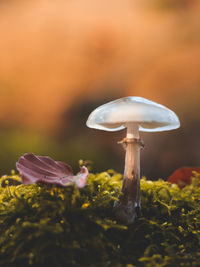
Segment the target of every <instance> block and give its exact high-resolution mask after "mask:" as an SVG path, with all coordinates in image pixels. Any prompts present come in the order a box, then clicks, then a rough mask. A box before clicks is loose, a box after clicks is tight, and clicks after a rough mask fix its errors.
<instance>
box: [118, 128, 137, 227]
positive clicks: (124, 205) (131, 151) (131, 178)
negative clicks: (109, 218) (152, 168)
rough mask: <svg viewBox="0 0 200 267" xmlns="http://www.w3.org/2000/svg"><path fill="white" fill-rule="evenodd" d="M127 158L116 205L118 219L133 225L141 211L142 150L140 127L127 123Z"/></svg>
mask: <svg viewBox="0 0 200 267" xmlns="http://www.w3.org/2000/svg"><path fill="white" fill-rule="evenodd" d="M124 142H125V143H126V157H125V167H124V176H123V186H122V193H123V194H122V196H121V197H120V201H119V202H118V203H116V216H117V218H118V219H119V220H120V221H122V222H125V223H127V224H130V223H132V222H133V221H134V220H135V217H136V216H137V213H138V212H139V210H140V149H141V142H140V138H139V127H138V124H136V123H127V134H126V138H125V139H123V141H122V143H124Z"/></svg>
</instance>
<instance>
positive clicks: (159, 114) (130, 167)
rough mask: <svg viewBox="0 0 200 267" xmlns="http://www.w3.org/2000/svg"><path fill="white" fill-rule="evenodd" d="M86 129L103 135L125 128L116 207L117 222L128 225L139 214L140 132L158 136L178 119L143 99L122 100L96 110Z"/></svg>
mask: <svg viewBox="0 0 200 267" xmlns="http://www.w3.org/2000/svg"><path fill="white" fill-rule="evenodd" d="M86 125H87V126H88V127H90V128H95V129H99V130H105V131H118V130H122V129H124V128H127V134H126V137H125V138H124V139H123V140H122V141H121V142H120V143H121V144H122V145H123V146H124V147H125V148H126V157H125V168H124V176H123V186H122V195H121V196H120V198H119V201H118V202H117V203H115V211H116V216H117V219H118V220H119V221H120V222H122V223H125V224H131V223H133V222H134V220H135V218H136V217H137V216H138V213H139V211H140V208H141V207H140V149H141V147H142V146H143V142H142V140H141V139H140V136H139V131H141V132H161V131H168V130H172V129H177V128H179V126H180V122H179V119H178V117H177V115H176V114H175V113H174V112H173V111H172V110H170V109H168V108H166V107H165V106H163V105H160V104H158V103H156V102H153V101H150V100H148V99H145V98H142V97H133V96H130V97H124V98H120V99H117V100H115V101H111V102H108V103H107V104H104V105H102V106H100V107H98V108H96V109H95V110H94V111H93V112H92V113H91V114H90V116H89V118H88V120H87V122H86Z"/></svg>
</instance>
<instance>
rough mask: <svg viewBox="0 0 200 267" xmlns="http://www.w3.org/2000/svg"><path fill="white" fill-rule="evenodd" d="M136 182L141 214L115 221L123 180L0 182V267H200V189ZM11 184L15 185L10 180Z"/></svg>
mask: <svg viewBox="0 0 200 267" xmlns="http://www.w3.org/2000/svg"><path fill="white" fill-rule="evenodd" d="M195 176H196V178H194V180H193V184H192V185H190V186H186V187H185V188H184V189H182V190H180V189H179V188H178V187H177V186H176V185H173V186H171V185H169V184H168V183H166V182H164V181H162V180H159V181H156V182H151V181H147V180H146V179H144V178H143V179H141V197H142V213H141V216H140V218H139V219H138V220H137V221H136V222H135V223H134V224H133V225H131V226H129V227H127V226H124V225H120V224H118V223H117V222H116V221H115V219H114V214H113V204H114V201H116V200H117V199H118V196H119V194H120V190H121V175H120V174H117V173H115V172H114V171H112V170H109V171H108V172H103V173H99V174H96V175H94V174H90V175H89V178H88V185H87V186H86V187H85V188H83V189H80V190H79V189H77V188H76V187H74V186H69V187H65V188H61V187H58V186H52V185H46V184H33V185H15V186H14V185H11V184H14V183H18V181H19V180H20V177H18V176H16V175H14V174H13V175H11V176H3V177H2V178H1V180H0V184H1V186H0V266H8V267H9V266H23V267H24V266H29V265H32V266H95V267H96V266H118V267H120V266H121V267H122V266H126V267H132V266H148V267H151V266H152V267H155V266H169V267H171V266H188V267H189V266H200V249H199V246H200V187H198V186H197V183H198V182H199V179H198V177H197V176H198V175H197V174H195ZM15 181H16V182H15Z"/></svg>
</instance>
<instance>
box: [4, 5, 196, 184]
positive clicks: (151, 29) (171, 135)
mask: <svg viewBox="0 0 200 267" xmlns="http://www.w3.org/2000/svg"><path fill="white" fill-rule="evenodd" d="M199 17H200V1H198V0H110V1H107V0H101V1H93V0H73V1H72V0H65V1H64V0H56V1H55V0H48V1H47V0H29V1H26V0H10V1H3V0H2V1H1V2H0V34H1V39H0V174H5V173H10V170H11V169H13V168H15V163H16V161H17V159H18V157H19V156H21V155H22V154H23V153H25V152H34V153H36V154H39V155H49V156H51V157H53V158H54V159H55V160H62V161H65V162H67V163H69V164H71V165H72V166H73V168H74V170H75V171H78V170H79V166H78V161H79V159H83V160H92V162H93V165H92V171H94V172H98V171H104V170H107V169H110V168H112V169H115V170H116V171H119V172H123V167H124V156H125V153H124V150H123V149H122V147H121V146H120V145H118V144H117V141H120V140H121V139H122V138H123V137H124V136H125V131H119V132H104V131H98V130H94V129H89V128H87V127H86V125H85V122H86V120H87V117H88V115H89V114H90V112H91V111H92V110H93V109H94V108H96V107H97V106H99V105H101V104H104V103H106V102H108V101H110V100H114V99H116V98H120V97H124V96H142V97H145V98H148V99H150V100H153V101H156V102H158V103H160V104H163V105H166V106H167V107H168V108H170V109H172V110H173V111H174V112H176V114H177V115H178V116H179V118H180V121H181V128H180V129H178V130H175V131H170V132H163V133H142V138H143V140H144V142H145V148H144V149H143V150H142V151H141V169H142V175H145V176H147V177H148V178H150V179H157V178H160V177H162V178H163V179H166V178H167V177H168V176H169V175H170V174H171V173H172V172H173V171H174V170H175V169H176V168H178V167H181V166H200V115H199V114H200V75H199V72H200V20H199Z"/></svg>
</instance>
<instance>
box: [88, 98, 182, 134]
mask: <svg viewBox="0 0 200 267" xmlns="http://www.w3.org/2000/svg"><path fill="white" fill-rule="evenodd" d="M130 123H136V124H138V126H139V131H142V132H161V131H168V130H172V129H177V128H179V127H180V122H179V119H178V117H177V115H176V114H175V113H174V112H173V111H172V110H170V109H168V108H166V107H165V106H163V105H160V104H157V103H156V102H153V101H150V100H148V99H145V98H142V97H137V96H135V97H134V96H129V97H124V98H120V99H117V100H115V101H111V102H108V103H107V104H104V105H102V106H100V107H98V108H96V109H95V110H94V111H93V112H92V113H91V114H90V116H89V118H88V120H87V123H86V125H87V126H88V127H90V128H95V129H99V130H105V131H119V130H122V129H124V128H126V127H127V124H130Z"/></svg>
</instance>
